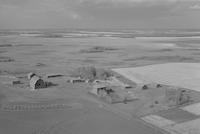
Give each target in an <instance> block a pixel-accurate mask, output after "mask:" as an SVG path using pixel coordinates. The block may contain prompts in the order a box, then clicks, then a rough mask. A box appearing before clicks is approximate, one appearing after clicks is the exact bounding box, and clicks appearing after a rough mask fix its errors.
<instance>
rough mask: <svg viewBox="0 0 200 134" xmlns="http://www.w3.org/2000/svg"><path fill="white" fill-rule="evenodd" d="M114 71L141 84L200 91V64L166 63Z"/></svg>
mask: <svg viewBox="0 0 200 134" xmlns="http://www.w3.org/2000/svg"><path fill="white" fill-rule="evenodd" d="M113 70H114V71H116V72H117V73H119V74H121V75H123V76H124V77H126V78H128V79H130V80H132V81H134V82H137V83H141V84H142V83H143V84H149V83H160V84H164V85H173V86H177V87H182V88H187V89H191V90H196V91H200V83H199V81H200V63H166V64H157V65H148V66H143V67H134V68H120V69H113Z"/></svg>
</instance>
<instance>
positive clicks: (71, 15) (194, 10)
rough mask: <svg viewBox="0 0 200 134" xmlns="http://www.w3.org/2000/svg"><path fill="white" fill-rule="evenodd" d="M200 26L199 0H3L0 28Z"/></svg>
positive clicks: (194, 27)
mask: <svg viewBox="0 0 200 134" xmlns="http://www.w3.org/2000/svg"><path fill="white" fill-rule="evenodd" d="M12 28H15V29H22V28H31V29H33V28H94V29H102V28H110V29H115V28H120V29H123V28H124V29H129V28H131V29H200V0H0V29H12Z"/></svg>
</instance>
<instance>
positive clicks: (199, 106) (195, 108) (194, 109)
mask: <svg viewBox="0 0 200 134" xmlns="http://www.w3.org/2000/svg"><path fill="white" fill-rule="evenodd" d="M181 109H182V110H184V111H187V112H189V113H192V114H195V115H198V116H199V115H200V103H195V104H192V105H189V106H185V107H182V108H181Z"/></svg>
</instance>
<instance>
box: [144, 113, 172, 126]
mask: <svg viewBox="0 0 200 134" xmlns="http://www.w3.org/2000/svg"><path fill="white" fill-rule="evenodd" d="M141 119H142V120H144V121H145V122H147V123H149V124H152V125H154V126H156V127H159V128H163V127H165V126H170V125H173V124H175V122H174V121H171V120H168V119H166V118H163V117H161V116H158V115H148V116H145V117H142V118H141Z"/></svg>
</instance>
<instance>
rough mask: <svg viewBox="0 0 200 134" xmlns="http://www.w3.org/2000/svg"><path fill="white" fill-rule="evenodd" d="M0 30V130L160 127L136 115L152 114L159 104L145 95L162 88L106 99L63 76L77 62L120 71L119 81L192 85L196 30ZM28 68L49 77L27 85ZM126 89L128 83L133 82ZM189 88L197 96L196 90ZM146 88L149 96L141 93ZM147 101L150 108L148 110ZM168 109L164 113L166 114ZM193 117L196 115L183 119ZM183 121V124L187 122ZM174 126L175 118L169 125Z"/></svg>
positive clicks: (150, 132) (59, 133) (152, 132)
mask: <svg viewBox="0 0 200 134" xmlns="http://www.w3.org/2000/svg"><path fill="white" fill-rule="evenodd" d="M0 32H1V34H0V76H1V77H0V134H14V133H15V134H164V133H165V132H166V131H165V130H164V129H163V128H160V127H158V126H155V125H152V124H151V123H147V122H145V121H143V120H142V119H141V116H142V118H143V116H144V117H146V116H148V115H146V114H150V115H156V114H157V111H160V110H161V111H162V110H163V109H165V108H163V107H160V106H158V107H156V106H154V107H153V105H152V103H151V102H155V100H154V99H155V98H156V99H159V98H158V96H157V95H160V94H162V91H161V90H160V89H161V88H160V89H154V88H152V90H147V91H142V93H141V94H140V95H141V96H140V97H141V98H144V101H134V102H128V103H127V104H124V103H122V104H108V103H105V102H103V101H101V100H100V99H97V98H95V97H93V96H91V95H89V94H88V91H90V90H91V85H90V84H88V83H81V84H80V83H78V84H72V83H67V76H68V75H69V74H70V73H71V72H72V71H74V69H76V68H78V67H83V66H95V67H99V68H106V69H113V70H114V71H117V72H118V73H120V74H122V75H123V76H124V77H125V78H124V77H123V76H121V75H120V77H121V78H122V79H123V80H124V81H126V82H130V83H133V85H134V82H132V81H131V80H134V81H135V82H138V81H142V82H143V81H144V79H141V78H143V77H145V81H146V80H147V82H148V81H149V80H155V81H158V82H166V84H173V85H177V86H183V87H185V86H186V87H187V88H190V89H192V90H196V91H199V86H200V84H199V80H200V75H199V73H200V71H199V70H200V65H199V64H198V63H200V49H199V43H200V38H197V37H184V36H183V37H180V38H179V37H134V36H130V37H129V36H128V38H125V37H127V36H121V34H116V33H115V32H114V33H113V32H110V33H109V32H108V33H107V32H105V33H102V32H100V33H99V34H98V32H85V33H84V32H83V31H82V32H77V31H76V32H72V33H71V32H66V31H62V32H58V33H57V32H55V31H53V30H52V31H51V30H47V31H42V30H39V31H37V30H35V31H31V30H29V31H26V30H25V31H14V32H12V31H6V32H5V31H0ZM54 34H55V35H54ZM96 34H98V35H96ZM94 35H96V36H94ZM123 35H124V33H123ZM125 35H126V34H125ZM128 35H130V33H129V34H128ZM163 63H170V64H163ZM186 63H187V64H186ZM189 63H190V64H189ZM154 64H159V65H154ZM147 65H151V66H147ZM142 66H145V67H142ZM128 67H130V68H128ZM138 67H139V68H138ZM116 68H120V69H116ZM30 72H34V73H36V74H38V75H40V76H42V78H44V80H45V81H48V82H52V83H53V84H54V85H53V86H51V87H48V88H44V89H41V90H39V91H32V90H31V89H30V86H29V81H28V79H27V74H28V73H30ZM156 72H157V73H156ZM127 73H128V74H127ZM134 73H136V75H135V74H134ZM48 74H61V75H63V77H55V78H45V76H46V75H48ZM4 76H9V77H13V78H17V79H19V80H20V81H21V84H16V85H12V84H8V83H7V79H10V78H9V77H8V78H5V77H4ZM138 76H141V77H138ZM130 91H135V88H131V89H130ZM196 91H195V92H196ZM154 92H157V94H154ZM139 93H140V92H139ZM143 93H144V95H143ZM195 95H196V98H200V97H199V94H198V93H195ZM146 96H148V97H149V98H146V99H145V97H146ZM147 101H149V103H148V104H147V103H146V102H147ZM156 105H157V104H156ZM158 105H159V104H158ZM149 107H153V108H152V109H151V110H149ZM186 109H188V108H186ZM148 110H149V111H148ZM183 111H184V110H183ZM187 111H189V110H187ZM185 112H186V111H185ZM194 112H196V111H194ZM172 113H173V112H172ZM191 113H192V112H191ZM160 115H162V114H160ZM168 115H169V116H170V117H171V114H168ZM157 116H158V115H156V116H153V119H155V118H156V117H157ZM154 117H155V118H154ZM190 117H191V118H190ZM194 118H196V116H195V115H194V116H189V117H188V118H187V119H194ZM147 119H149V118H147ZM156 119H157V118H156ZM159 119H164V117H161V118H159V117H158V121H157V122H159ZM149 120H152V118H150V119H149ZM169 120H170V119H166V122H164V123H167V122H168V121H169ZM177 120H179V121H188V120H182V119H177ZM169 122H170V121H169ZM172 122H175V121H172ZM196 122H198V120H197V121H196ZM176 123H177V122H176ZM194 123H195V122H194ZM154 124H156V123H154ZM192 124H193V123H192ZM182 126H188V127H190V126H189V125H188V124H183V125H182ZM182 126H181V127H182ZM194 127H195V128H196V126H194ZM177 128H179V126H178V125H177V126H175V127H174V129H177ZM190 128H191V127H190ZM180 132H182V131H180ZM187 134H188V133H187ZM192 134H193V133H192Z"/></svg>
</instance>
